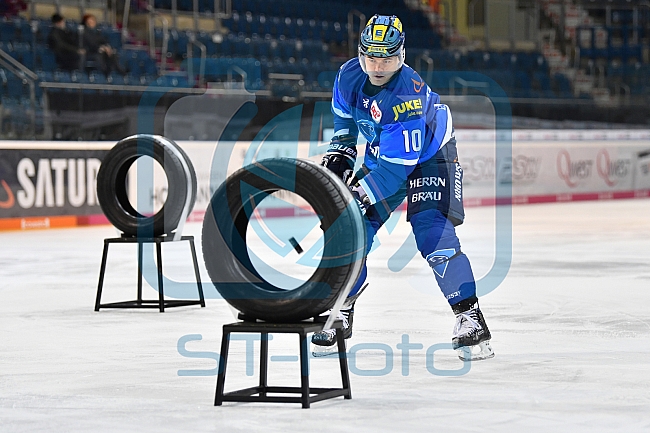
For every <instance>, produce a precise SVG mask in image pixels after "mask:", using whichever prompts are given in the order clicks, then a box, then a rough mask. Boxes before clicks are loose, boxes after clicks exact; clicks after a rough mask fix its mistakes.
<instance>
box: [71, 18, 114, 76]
mask: <svg viewBox="0 0 650 433" xmlns="http://www.w3.org/2000/svg"><path fill="white" fill-rule="evenodd" d="M81 24H82V25H83V26H84V31H83V36H82V38H83V39H82V42H83V47H84V49H85V50H86V70H87V71H91V70H98V71H101V72H102V73H104V75H109V74H110V73H111V72H112V71H117V72H119V73H121V74H124V71H123V70H122V68H121V66H120V64H119V63H118V61H117V53H116V51H115V49H114V48H113V47H111V46H110V45H109V43H108V39H106V37H105V36H104V35H103V34H102V33H101V32H100V31H99V30H98V29H97V18H95V16H94V15H92V14H86V15H84V16H83V19H82V20H81Z"/></svg>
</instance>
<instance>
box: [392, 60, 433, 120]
mask: <svg viewBox="0 0 650 433" xmlns="http://www.w3.org/2000/svg"><path fill="white" fill-rule="evenodd" d="M430 93H431V90H430V89H429V86H428V85H427V84H426V83H425V82H424V80H423V79H422V78H421V77H420V75H418V73H417V72H415V71H414V70H413V69H411V68H410V67H409V66H407V65H404V66H403V67H402V70H401V71H400V75H399V77H397V79H396V80H395V86H394V88H393V92H392V98H391V100H390V104H387V105H388V106H387V108H388V110H387V111H388V113H389V114H388V115H387V116H386V118H387V119H386V121H387V123H392V122H406V121H411V120H416V119H418V118H422V117H424V116H425V110H426V109H427V107H428V106H429V104H428V101H429V98H430V97H431V95H430Z"/></svg>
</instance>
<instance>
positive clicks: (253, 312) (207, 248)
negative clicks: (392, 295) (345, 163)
mask: <svg viewBox="0 0 650 433" xmlns="http://www.w3.org/2000/svg"><path fill="white" fill-rule="evenodd" d="M281 190H286V191H291V192H294V193H295V194H297V195H298V196H300V197H302V198H303V199H305V200H306V201H307V202H308V203H309V204H310V205H311V206H312V208H313V209H314V211H315V212H316V214H317V215H319V217H320V218H321V229H322V230H323V236H324V248H323V252H322V257H323V258H322V259H321V261H320V263H319V266H318V268H317V269H316V270H315V272H314V274H313V275H312V276H311V277H310V279H309V280H308V281H306V282H304V283H303V284H302V285H300V286H299V287H297V288H295V289H293V290H284V289H282V288H279V287H276V286H274V285H273V284H271V283H269V282H267V281H266V280H265V279H264V278H263V277H262V276H260V274H259V273H258V272H257V271H256V270H255V268H254V266H253V265H252V263H251V260H250V257H249V255H248V252H247V247H246V231H247V229H248V222H249V216H250V215H252V212H253V210H254V209H255V207H256V206H257V205H258V204H259V203H260V202H261V201H262V199H263V198H264V197H265V196H266V195H268V194H272V193H274V192H276V191H281ZM202 245H203V256H204V260H205V265H206V268H207V270H208V274H209V275H210V277H211V279H212V282H213V284H214V285H215V287H216V289H217V291H218V292H219V293H220V294H221V296H223V298H224V299H225V300H226V301H227V302H228V303H229V304H230V305H232V306H233V307H234V308H236V309H237V310H239V311H240V312H242V313H243V314H244V315H245V316H247V317H250V318H255V319H261V320H265V321H269V322H293V321H299V320H304V319H308V318H310V317H314V316H317V315H319V314H321V313H323V312H324V311H326V310H328V309H329V308H331V307H332V306H333V305H334V302H335V301H336V299H337V295H338V294H339V293H340V291H341V290H342V289H343V288H344V287H346V285H347V284H353V283H354V282H355V281H356V280H357V278H358V277H359V274H360V273H361V269H362V266H363V260H364V257H365V251H366V233H365V225H364V222H363V217H362V215H361V212H360V211H359V208H358V206H357V205H356V202H355V201H354V198H353V197H352V194H351V193H350V191H349V190H348V188H347V187H346V185H345V184H344V183H343V182H342V181H341V180H340V179H339V178H337V177H336V176H334V175H333V174H332V173H331V172H330V171H329V170H327V169H326V168H324V167H322V166H320V165H317V164H315V163H313V162H311V161H303V160H296V159H289V158H273V159H267V160H263V161H259V162H256V163H254V164H251V165H249V166H246V167H244V168H242V169H240V170H238V171H236V172H235V173H233V174H232V175H231V176H229V177H228V179H226V181H225V182H224V183H223V184H222V185H221V186H220V187H219V188H218V189H217V190H216V191H215V193H214V195H213V196H212V199H211V200H210V205H209V206H208V209H207V211H206V215H205V220H204V221H203V233H202ZM350 282H351V283H350Z"/></svg>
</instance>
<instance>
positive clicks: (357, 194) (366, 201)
mask: <svg viewBox="0 0 650 433" xmlns="http://www.w3.org/2000/svg"><path fill="white" fill-rule="evenodd" d="M350 192H352V197H354V199H355V200H356V201H357V205H358V206H359V209H360V210H361V215H365V214H366V211H367V210H368V207H370V206H371V204H370V198H369V197H368V194H366V191H365V190H364V189H363V187H362V186H361V185H359V184H358V183H357V184H356V185H354V186H353V187H352V188H350Z"/></svg>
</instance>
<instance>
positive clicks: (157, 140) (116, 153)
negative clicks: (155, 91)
mask: <svg viewBox="0 0 650 433" xmlns="http://www.w3.org/2000/svg"><path fill="white" fill-rule="evenodd" d="M142 156H148V157H151V158H153V159H154V160H156V161H157V162H158V163H159V164H160V165H161V166H162V167H163V170H164V171H165V175H166V176H167V185H168V188H167V190H168V192H167V199H166V200H165V203H164V205H163V206H162V208H161V209H160V210H158V212H156V213H155V214H153V215H142V214H140V213H139V212H138V211H136V210H135V208H134V207H133V205H132V204H131V202H130V201H129V197H128V190H127V175H128V172H129V168H131V165H133V163H134V162H135V161H136V160H137V159H138V158H140V157H142ZM196 189H197V181H196V173H195V172H194V167H193V166H192V162H191V161H190V159H189V157H188V156H187V154H186V153H185V152H184V151H183V149H181V148H180V147H179V146H178V145H177V144H176V143H174V142H173V141H172V140H169V139H167V138H165V137H162V136H159V135H148V134H138V135H132V136H130V137H127V138H124V139H122V140H120V141H119V142H118V143H117V144H116V145H115V146H114V147H113V148H112V149H111V150H110V151H109V152H108V154H107V155H106V157H105V158H104V161H103V162H102V165H101V166H100V168H99V172H98V173H97V199H98V201H99V205H100V206H101V208H102V211H103V212H104V214H105V215H106V218H108V220H109V221H110V222H111V224H113V225H114V226H115V227H116V228H117V229H118V230H120V231H122V232H123V233H124V234H125V235H128V236H140V237H157V236H161V235H163V234H170V233H172V232H173V231H174V230H176V229H177V228H178V227H179V225H180V224H181V223H182V221H181V219H182V218H184V217H185V218H187V216H188V215H189V212H190V211H191V210H192V207H193V206H194V202H195V200H196Z"/></svg>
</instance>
